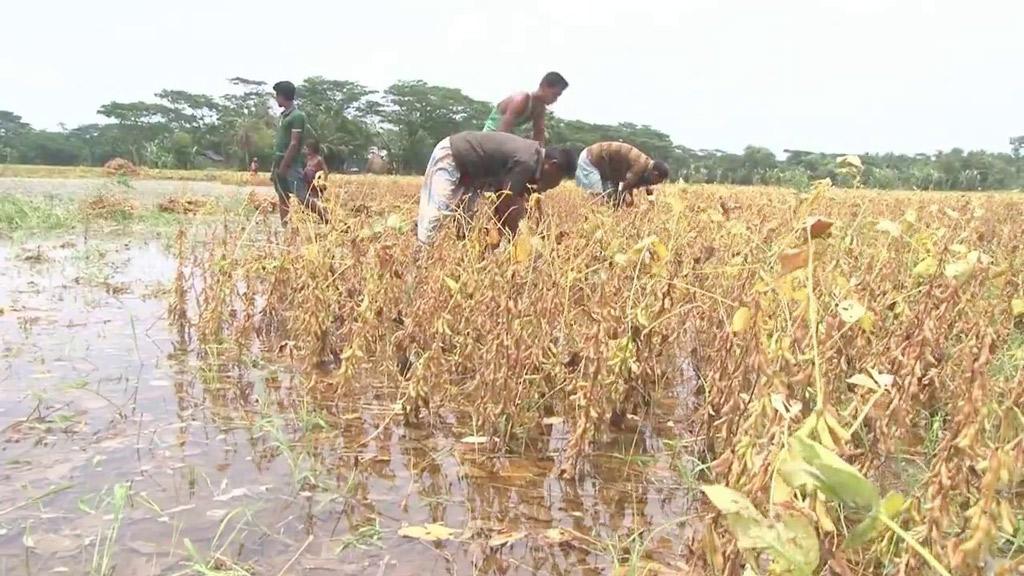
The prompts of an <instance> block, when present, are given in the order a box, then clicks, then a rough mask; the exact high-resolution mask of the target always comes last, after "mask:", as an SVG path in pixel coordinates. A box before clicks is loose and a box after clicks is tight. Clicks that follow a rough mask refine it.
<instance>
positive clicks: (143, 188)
mask: <svg viewBox="0 0 1024 576" xmlns="http://www.w3.org/2000/svg"><path fill="white" fill-rule="evenodd" d="M111 186H112V184H111V180H110V179H109V178H75V179H69V178H6V177H3V178H0V191H3V192H4V193H10V194H17V195H19V196H26V197H29V198H39V197H49V196H53V197H57V198H74V199H79V198H84V197H86V196H88V195H90V194H94V193H96V192H97V191H99V190H104V189H109V188H110V187H111ZM250 190H255V191H257V192H261V193H264V194H271V195H272V194H273V193H274V189H273V188H271V187H269V186H254V185H249V184H246V185H245V186H236V185H233V184H221V183H219V182H199V181H197V182H183V181H177V180H135V179H133V180H132V181H131V195H132V198H134V199H136V200H139V201H140V202H141V203H143V204H146V205H152V204H156V203H157V202H158V201H159V200H162V199H164V198H166V197H167V196H169V195H172V194H181V195H190V196H214V197H220V198H223V197H228V198H230V197H244V196H245V195H246V194H247V193H248V192H249V191H250Z"/></svg>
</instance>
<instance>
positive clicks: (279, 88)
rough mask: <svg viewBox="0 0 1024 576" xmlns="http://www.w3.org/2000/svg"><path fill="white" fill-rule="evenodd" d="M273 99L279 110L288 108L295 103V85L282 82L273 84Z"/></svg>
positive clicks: (285, 81)
mask: <svg viewBox="0 0 1024 576" xmlns="http://www.w3.org/2000/svg"><path fill="white" fill-rule="evenodd" d="M274 99H275V100H277V105H278V106H280V107H281V108H288V107H289V106H291V105H292V103H294V102H295V84H292V83H291V82H289V81H287V80H282V81H280V82H278V83H277V84H274Z"/></svg>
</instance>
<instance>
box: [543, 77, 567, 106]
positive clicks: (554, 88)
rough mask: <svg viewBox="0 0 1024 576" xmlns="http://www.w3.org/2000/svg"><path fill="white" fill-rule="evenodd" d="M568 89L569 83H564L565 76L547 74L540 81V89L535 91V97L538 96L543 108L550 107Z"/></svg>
mask: <svg viewBox="0 0 1024 576" xmlns="http://www.w3.org/2000/svg"><path fill="white" fill-rule="evenodd" d="M568 87H569V82H567V81H566V79H565V76H562V75H561V74H559V73H558V72H548V73H547V74H545V75H544V78H542V79H541V81H540V88H539V89H538V90H537V95H538V96H540V99H541V101H542V102H544V105H545V106H550V105H552V104H554V103H555V102H558V98H559V97H560V96H561V95H562V92H564V91H565V89H566V88H568Z"/></svg>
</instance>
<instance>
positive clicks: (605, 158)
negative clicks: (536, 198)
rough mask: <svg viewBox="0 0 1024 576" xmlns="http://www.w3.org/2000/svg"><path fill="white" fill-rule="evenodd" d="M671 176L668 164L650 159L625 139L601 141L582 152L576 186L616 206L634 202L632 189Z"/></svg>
mask: <svg viewBox="0 0 1024 576" xmlns="http://www.w3.org/2000/svg"><path fill="white" fill-rule="evenodd" d="M666 179H668V164H665V163H664V162H662V161H661V160H651V159H650V157H648V156H647V155H646V154H644V153H643V152H641V151H640V150H638V149H636V148H634V147H633V146H630V145H629V144H626V143H625V142H598V143H597V144H593V145H591V146H589V147H587V148H586V149H584V150H583V152H581V153H580V159H579V164H578V167H577V169H576V185H577V186H579V187H580V188H582V189H584V190H586V191H587V192H590V193H591V194H594V195H597V196H601V197H604V198H605V199H607V200H610V201H611V202H612V203H613V204H615V205H616V206H619V205H621V204H623V203H624V202H625V204H627V205H629V204H631V203H632V199H633V191H634V190H636V189H637V188H640V187H650V186H656V185H658V184H661V183H662V182H664V181H665V180H666Z"/></svg>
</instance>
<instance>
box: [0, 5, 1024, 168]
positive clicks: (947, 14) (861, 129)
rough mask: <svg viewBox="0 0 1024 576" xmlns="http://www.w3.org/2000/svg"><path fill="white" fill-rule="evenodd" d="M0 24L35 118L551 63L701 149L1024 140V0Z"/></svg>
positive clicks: (491, 88)
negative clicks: (261, 89)
mask: <svg viewBox="0 0 1024 576" xmlns="http://www.w3.org/2000/svg"><path fill="white" fill-rule="evenodd" d="M3 18H4V21H5V24H4V26H3V32H2V34H0V109H5V110H11V111H13V112H15V113H17V114H20V115H21V116H23V117H24V118H25V120H26V121H28V122H30V123H31V124H33V125H34V126H36V127H38V128H55V127H56V126H57V125H58V123H60V122H64V123H66V124H67V125H69V126H74V125H77V124H81V123H86V122H95V121H98V120H99V117H98V116H97V115H96V114H95V111H96V109H97V108H98V107H99V106H100V105H101V104H103V103H105V102H108V101H110V100H122V101H129V100H139V99H148V98H151V96H152V94H153V93H154V92H156V91H158V90H160V89H162V88H176V89H184V90H190V91H195V92H205V93H212V94H221V93H223V92H225V91H227V90H228V88H229V86H228V84H227V83H226V81H225V80H226V79H227V78H229V77H232V76H245V77H248V78H255V79H262V80H267V81H274V80H278V79H292V80H295V81H296V82H298V81H299V80H301V79H302V78H304V77H307V76H311V75H321V76H325V77H328V78H335V79H348V80H356V81H359V82H362V83H363V84H366V85H368V86H370V87H372V88H377V89H381V88H384V87H386V86H387V85H388V84H390V83H391V82H393V81H395V80H398V79H422V80H426V81H427V82H430V83H435V84H441V85H447V86H454V87H458V88H461V89H463V90H464V91H465V92H466V93H467V94H469V95H470V96H473V97H475V98H478V99H482V100H488V101H495V100H499V99H501V98H502V97H504V96H506V95H507V94H509V93H511V92H512V91H516V90H526V89H532V88H533V87H534V86H535V85H536V84H537V81H538V80H539V78H540V76H541V75H542V74H543V73H544V72H546V71H548V70H549V69H554V70H558V71H560V72H562V73H563V74H564V75H565V76H566V77H567V78H568V80H569V82H570V84H571V86H570V87H569V90H568V91H567V92H566V93H565V95H564V96H563V97H562V100H561V101H559V102H558V103H557V104H556V105H555V107H554V111H555V112H556V113H557V114H559V115H560V116H562V117H565V118H578V119H582V120H588V121H592V122H607V123H615V122H619V121H630V122H636V123H644V124H650V125H652V126H654V127H656V128H659V129H661V130H663V131H665V132H667V133H669V134H670V135H671V136H672V138H673V139H674V140H675V141H676V142H677V143H679V144H684V145H686V146H690V147H692V148H721V149H726V150H740V149H742V147H743V146H744V145H746V144H749V143H755V144H760V145H764V146H767V147H769V148H772V149H773V150H775V151H777V152H781V150H782V149H785V148H797V149H809V150H821V151H828V152H837V153H838V152H865V151H872V152H879V151H890V150H892V151H898V152H919V151H920V152H930V151H934V150H936V149H940V148H941V149H948V148H950V147H953V146H960V147H963V148H968V149H974V148H985V149H989V150H1007V149H1008V147H1009V146H1008V138H1009V137H1010V136H1013V135H1017V134H1024V48H1022V46H1024V43H1022V42H1024V41H1022V37H1024V2H1022V1H1021V0H1003V1H997V0H971V1H968V0H785V1H774V2H769V1H766V0H718V1H712V0H664V1H643V0H626V1H618V2H609V1H607V0H602V1H598V0H589V1H584V0H515V1H510V2H507V3H497V2H491V1H485V0H435V1H432V2H428V1H424V0H400V1H392V2H389V1H386V0H381V1H376V2H362V3H360V2H353V1H351V0H344V1H333V2H328V1H320V0H314V1H309V2H279V3H272V2H268V1H265V0H249V1H248V2H240V1H234V0H231V1H228V0H203V1H197V0H173V1H154V0H143V1H140V0H133V1H127V0H90V1H88V2H82V1H78V0H76V1H70V0H54V1H50V2H46V1H39V0H36V1H28V2H25V1H16V0H12V1H10V2H5V3H4V8H3Z"/></svg>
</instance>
